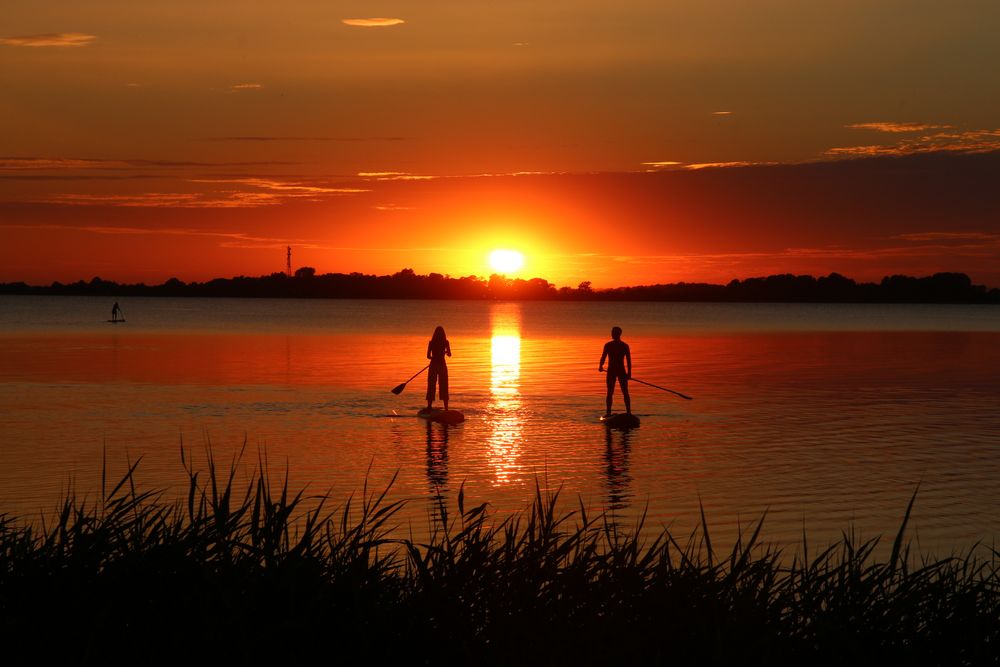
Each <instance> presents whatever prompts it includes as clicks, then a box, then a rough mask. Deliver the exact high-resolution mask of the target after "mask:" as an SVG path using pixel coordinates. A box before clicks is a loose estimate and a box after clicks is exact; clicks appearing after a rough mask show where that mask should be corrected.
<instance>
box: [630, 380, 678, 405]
mask: <svg viewBox="0 0 1000 667" xmlns="http://www.w3.org/2000/svg"><path fill="white" fill-rule="evenodd" d="M629 379H630V380H632V381H633V382H638V383H639V384H644V385H646V386H648V387H654V388H656V389H662V390H663V391H669V392H670V393H671V394H676V395H678V396H680V397H681V398H683V399H686V400H688V401H692V400H694V399H693V398H691V397H690V396H687V395H686V394H682V393H681V392H679V391H674V390H673V389H667V388H666V387H661V386H660V385H658V384H653V383H652V382H643V381H642V380H637V379H636V378H629Z"/></svg>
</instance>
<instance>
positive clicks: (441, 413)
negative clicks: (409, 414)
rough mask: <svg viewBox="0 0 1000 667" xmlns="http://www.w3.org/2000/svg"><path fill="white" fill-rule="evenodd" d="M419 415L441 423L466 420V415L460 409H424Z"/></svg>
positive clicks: (458, 422) (459, 422)
mask: <svg viewBox="0 0 1000 667" xmlns="http://www.w3.org/2000/svg"><path fill="white" fill-rule="evenodd" d="M417 416H418V417H420V418H421V419H426V420H427V421H432V422H438V423H439V424H461V423H462V422H464V421H465V415H463V414H462V413H461V412H459V411H458V410H442V409H441V408H431V409H430V410H428V409H427V408H424V409H422V410H421V411H420V412H418V413H417Z"/></svg>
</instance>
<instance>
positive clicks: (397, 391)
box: [392, 382, 406, 394]
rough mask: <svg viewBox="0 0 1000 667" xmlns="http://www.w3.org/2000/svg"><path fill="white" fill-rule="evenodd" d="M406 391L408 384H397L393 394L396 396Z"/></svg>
mask: <svg viewBox="0 0 1000 667" xmlns="http://www.w3.org/2000/svg"><path fill="white" fill-rule="evenodd" d="M404 389H406V383H405V382H404V383H403V384H397V385H396V386H395V387H393V388H392V393H394V394H402V393H403V390H404Z"/></svg>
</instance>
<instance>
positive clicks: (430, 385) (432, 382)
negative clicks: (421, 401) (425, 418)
mask: <svg viewBox="0 0 1000 667" xmlns="http://www.w3.org/2000/svg"><path fill="white" fill-rule="evenodd" d="M436 385H437V369H436V368H434V367H433V366H431V367H430V368H429V369H427V409H428V410H430V409H431V406H432V405H434V388H435V386H436Z"/></svg>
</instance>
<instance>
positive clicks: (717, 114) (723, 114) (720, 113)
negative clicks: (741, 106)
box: [712, 111, 733, 116]
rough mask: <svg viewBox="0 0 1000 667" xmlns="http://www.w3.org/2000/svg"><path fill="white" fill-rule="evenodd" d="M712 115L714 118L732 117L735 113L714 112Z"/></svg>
mask: <svg viewBox="0 0 1000 667" xmlns="http://www.w3.org/2000/svg"><path fill="white" fill-rule="evenodd" d="M712 115H713V116H732V115H733V112H732V111H713V112H712Z"/></svg>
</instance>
